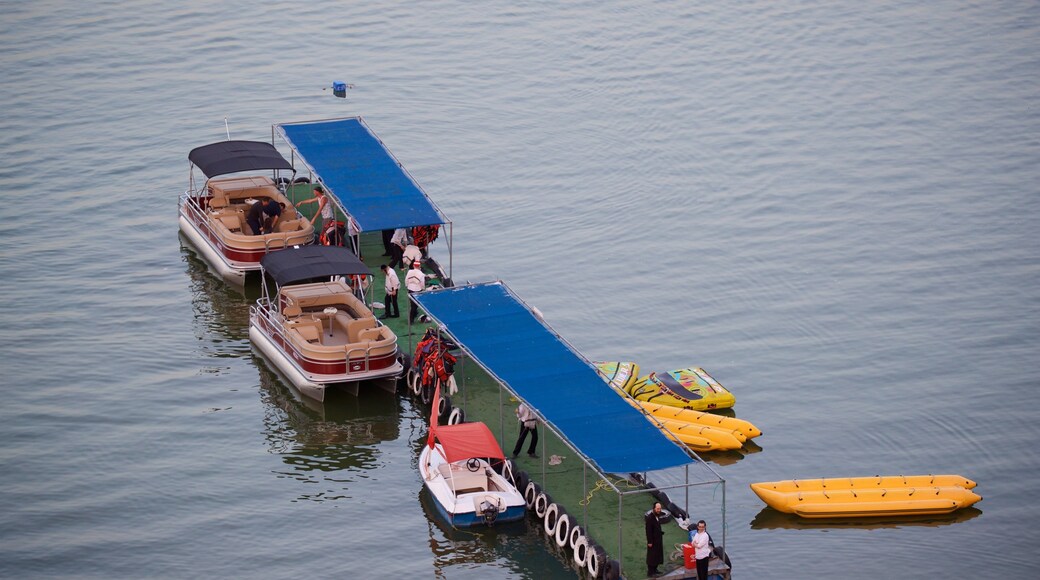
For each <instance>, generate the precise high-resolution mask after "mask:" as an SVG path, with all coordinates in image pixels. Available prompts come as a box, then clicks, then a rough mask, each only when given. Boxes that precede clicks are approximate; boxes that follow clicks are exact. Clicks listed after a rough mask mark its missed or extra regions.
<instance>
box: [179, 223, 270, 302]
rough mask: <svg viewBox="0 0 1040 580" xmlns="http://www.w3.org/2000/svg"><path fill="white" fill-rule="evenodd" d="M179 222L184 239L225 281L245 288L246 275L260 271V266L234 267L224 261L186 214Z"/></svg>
mask: <svg viewBox="0 0 1040 580" xmlns="http://www.w3.org/2000/svg"><path fill="white" fill-rule="evenodd" d="M177 221H178V223H179V225H180V229H181V233H183V234H184V237H185V238H187V239H188V241H189V242H191V245H192V246H193V247H194V248H195V250H196V252H198V254H199V255H201V256H202V259H203V260H205V261H206V263H207V264H209V267H210V268H212V269H213V271H214V272H216V273H217V275H218V276H220V277H221V278H223V279H224V280H227V281H228V282H230V283H233V284H237V285H239V286H243V285H245V280H246V273H247V272H249V271H251V270H259V269H260V265H259V264H257V265H256V266H255V267H248V266H237V267H236V266H232V265H231V264H229V263H228V261H227V260H226V259H224V256H222V255H221V254H220V252H218V251H216V250H215V249H214V248H213V246H212V245H210V243H209V240H207V239H206V238H205V237H203V235H202V232H200V231H199V230H198V228H196V227H195V224H193V223H191V222H190V221H189V220H188V219H187V218H185V217H184V214H180V217H179V219H178V220H177Z"/></svg>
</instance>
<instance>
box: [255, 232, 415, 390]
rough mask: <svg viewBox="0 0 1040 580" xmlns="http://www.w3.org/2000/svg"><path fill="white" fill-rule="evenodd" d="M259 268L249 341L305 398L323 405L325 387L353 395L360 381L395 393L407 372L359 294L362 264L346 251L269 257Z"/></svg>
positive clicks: (390, 336)
mask: <svg viewBox="0 0 1040 580" xmlns="http://www.w3.org/2000/svg"><path fill="white" fill-rule="evenodd" d="M260 266H261V274H262V284H261V292H262V294H261V297H260V298H259V299H258V300H257V302H256V304H255V305H253V306H252V307H250V309H249V338H250V339H251V340H252V341H253V343H254V344H255V345H256V346H257V348H259V349H260V351H261V352H262V353H263V355H264V356H265V357H266V358H267V359H268V360H269V361H271V362H272V363H273V364H274V365H275V366H276V367H277V368H278V370H279V371H281V373H282V374H283V375H285V377H286V378H288V379H289V381H290V382H292V384H293V385H294V386H296V388H297V389H299V390H300V392H301V393H302V394H304V395H306V396H308V397H310V398H312V399H317V400H318V401H323V400H324V399H325V390H326V388H328V387H330V386H333V385H337V386H341V387H343V388H345V389H347V390H349V391H350V392H352V393H354V394H357V392H358V388H359V384H360V383H361V382H374V383H375V384H377V385H379V386H381V387H383V388H384V389H386V390H388V391H395V390H396V381H397V378H398V377H399V376H400V375H401V373H402V371H403V369H404V367H403V365H402V364H401V361H400V351H399V349H398V346H397V336H396V335H395V334H394V332H393V331H392V330H390V328H389V327H387V326H384V325H383V324H382V323H380V321H379V320H377V319H376V316H375V315H374V314H373V313H372V311H371V310H370V309H369V308H368V306H366V305H365V302H364V301H363V300H362V299H361V298H359V297H358V295H357V294H356V293H360V292H361V290H359V289H357V288H360V287H361V286H362V279H363V278H362V277H365V276H369V275H370V272H369V270H368V267H367V266H365V264H364V262H362V261H361V260H360V259H359V258H358V257H357V256H356V255H354V253H353V252H351V251H350V250H349V249H347V248H344V247H340V246H300V247H294V248H289V249H287V250H285V251H282V252H275V253H272V254H268V255H267V256H264V258H263V259H262V260H260ZM268 279H271V280H273V282H274V284H275V291H274V294H273V295H270V290H269V288H268V284H267V281H268Z"/></svg>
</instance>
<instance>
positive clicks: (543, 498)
mask: <svg viewBox="0 0 1040 580" xmlns="http://www.w3.org/2000/svg"><path fill="white" fill-rule="evenodd" d="M552 502H553V501H552V498H551V497H549V494H547V493H545V492H544V491H543V492H542V493H540V494H538V496H537V497H535V498H534V515H536V516H538V519H542V518H544V517H545V512H546V510H548V509H549V504H551V503H552Z"/></svg>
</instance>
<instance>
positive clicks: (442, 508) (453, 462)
mask: <svg viewBox="0 0 1040 580" xmlns="http://www.w3.org/2000/svg"><path fill="white" fill-rule="evenodd" d="M439 401H440V386H438V387H437V389H436V391H435V392H434V396H433V407H432V409H433V413H432V416H431V417H430V435H429V438H428V439H427V442H426V445H424V446H423V450H422V453H420V454H419V473H420V474H421V475H422V479H423V485H425V486H426V488H427V489H428V490H429V491H430V495H432V496H433V499H434V505H435V506H437V512H438V513H439V514H440V515H441V517H443V518H445V519H446V520H447V521H448V522H449V523H450V524H451V525H452V526H453V527H456V528H465V527H472V526H477V525H491V524H494V523H496V522H512V521H516V520H519V519H522V518H523V517H524V513H526V511H527V502H526V501H525V500H524V496H523V494H521V493H520V492H519V491H518V490H517V489H516V488H515V487H514V486H513V485H512V484H511V483H509V481H508V480H507V479H506V478H505V477H503V476H502V475H500V474H499V473H498V472H496V471H495V469H494V467H495V466H500V465H502V464H504V463H505V454H504V453H502V448H501V447H499V445H498V441H496V440H495V436H494V435H493V434H492V433H491V430H490V429H488V427H487V425H485V424H484V423H480V422H474V423H459V424H458V425H437V407H438V403H439Z"/></svg>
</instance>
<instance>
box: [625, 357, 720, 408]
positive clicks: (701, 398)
mask: <svg viewBox="0 0 1040 580" xmlns="http://www.w3.org/2000/svg"><path fill="white" fill-rule="evenodd" d="M626 390H627V391H628V394H630V395H632V397H634V398H635V399H636V400H639V401H646V402H647V403H656V404H659V405H668V406H671V407H679V408H681V409H693V410H694V411H706V410H708V409H727V408H729V407H732V406H733V405H734V403H736V402H737V400H736V397H734V396H733V393H731V392H729V391H727V390H726V387H723V386H722V385H720V384H719V383H718V381H716V380H715V379H714V378H712V376H711V375H709V374H708V373H707V372H705V370H704V369H702V368H688V369H679V370H677V371H668V372H663V373H650V374H649V375H647V376H645V377H640V378H639V379H636V381H635V382H634V383H632V384H631V386H629V388H628V389H626Z"/></svg>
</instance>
